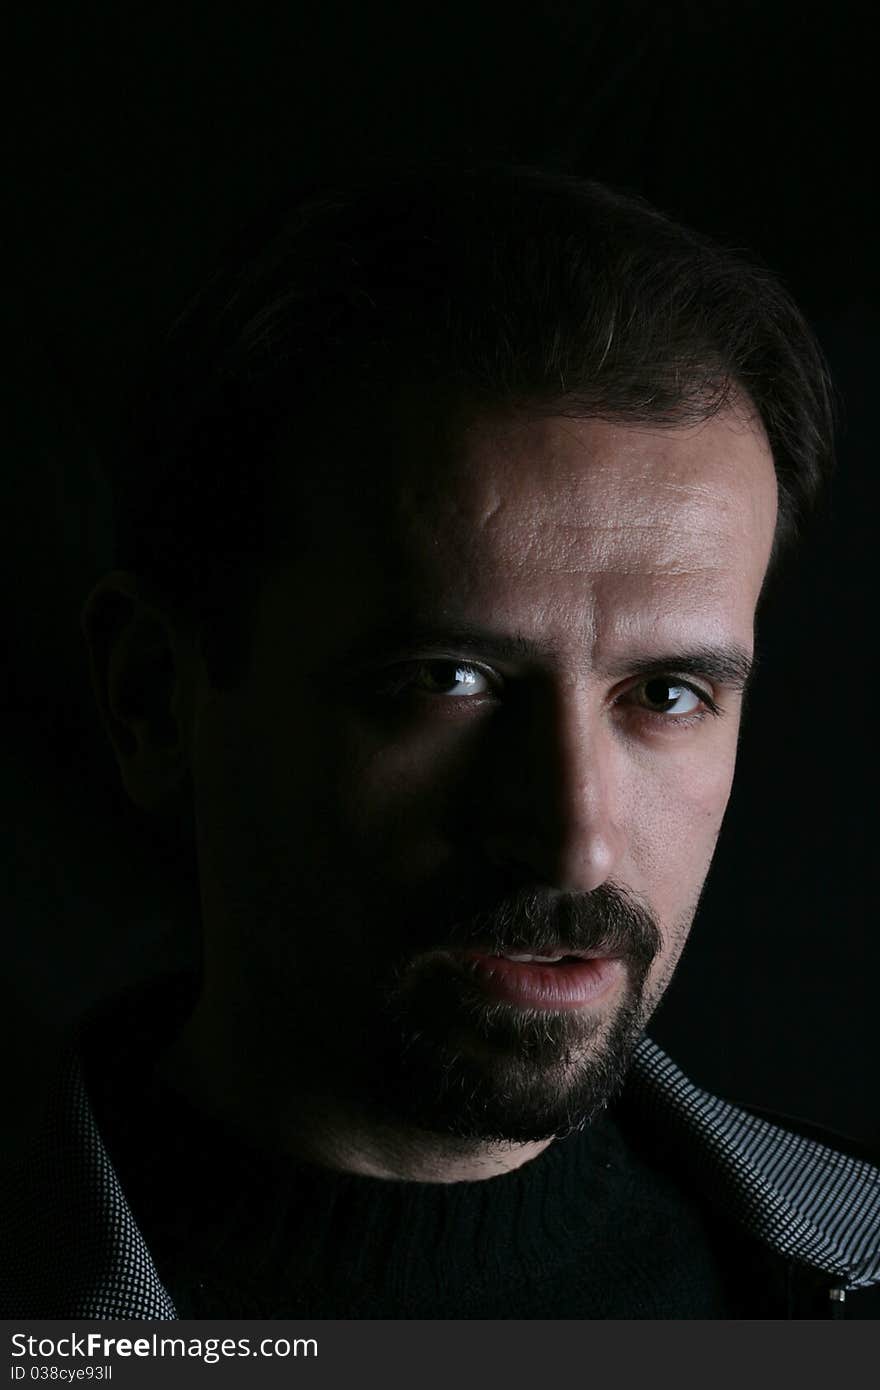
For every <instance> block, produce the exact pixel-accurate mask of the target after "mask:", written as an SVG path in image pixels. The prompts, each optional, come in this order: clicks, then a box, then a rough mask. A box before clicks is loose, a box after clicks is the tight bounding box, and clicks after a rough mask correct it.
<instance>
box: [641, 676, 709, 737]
mask: <svg viewBox="0 0 880 1390" xmlns="http://www.w3.org/2000/svg"><path fill="white" fill-rule="evenodd" d="M623 698H624V700H625V702H626V703H627V704H628V705H629V707H630V708H632V709H635V710H636V711H637V712H638V713H639V714H642V715H644V716H645V717H647V718H649V719H653V720H655V721H658V722H662V723H664V724H666V725H667V726H676V727H685V728H687V727H690V726H691V725H694V724H698V723H700V722H702V721H703V720H704V719H705V718H706V717H707V716H708V715H720V714H721V713H722V710H721V708H720V706H719V705H718V704H717V703H716V701H715V700H714V699H713V697H712V695H711V694H710V693H709V692H708V691H707V690H705V689H704V688H703V687H702V686H700V685H697V684H695V683H694V682H693V681H689V680H683V679H682V678H681V677H680V676H676V675H674V674H663V675H657V676H650V677H649V678H648V679H646V680H642V681H639V683H638V684H637V685H634V686H631V687H630V689H629V690H628V691H627V692H626V695H625V696H624V697H623Z"/></svg>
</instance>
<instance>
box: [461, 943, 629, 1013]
mask: <svg viewBox="0 0 880 1390" xmlns="http://www.w3.org/2000/svg"><path fill="white" fill-rule="evenodd" d="M438 956H439V957H440V958H443V959H445V960H446V961H447V962H448V964H449V965H450V966H451V968H452V969H453V970H455V971H456V972H457V973H459V974H464V975H465V976H466V978H467V979H469V980H470V981H471V982H472V983H473V984H475V985H476V986H477V987H478V988H479V990H480V991H481V993H483V994H485V995H486V996H487V997H488V998H491V999H495V1000H498V1001H501V1002H503V1003H507V1004H513V1005H515V1006H518V1007H520V1008H528V1009H548V1010H568V1009H585V1008H588V1007H592V1006H594V1005H598V1004H599V1003H601V1002H604V1001H605V999H606V997H607V996H610V994H611V993H613V992H614V991H615V990H616V989H618V988H619V987H620V984H621V981H622V979H623V977H624V974H625V971H624V965H623V961H622V960H621V958H620V957H619V956H614V955H609V954H608V953H607V952H603V951H601V950H592V951H563V950H562V949H560V950H558V951H552V952H551V951H548V952H547V953H546V954H541V955H535V954H531V953H527V952H520V951H515V952H514V951H506V952H496V951H492V950H490V949H489V948H488V947H487V948H481V947H468V948H466V949H463V950H460V951H442V952H438Z"/></svg>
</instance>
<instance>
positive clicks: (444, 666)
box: [377, 657, 499, 700]
mask: <svg viewBox="0 0 880 1390" xmlns="http://www.w3.org/2000/svg"><path fill="white" fill-rule="evenodd" d="M498 684H499V682H498V678H497V677H495V676H494V675H493V673H491V672H489V671H487V670H485V669H484V668H483V667H482V666H475V665H474V664H473V663H472V662H469V661H457V660H455V659H453V658H446V657H438V658H432V659H430V660H424V661H409V662H406V663H405V664H402V665H400V666H398V667H396V668H394V669H393V670H392V671H390V672H389V673H388V674H387V677H386V678H385V679H383V680H381V681H379V682H378V683H377V694H379V695H387V696H403V695H407V694H413V695H427V696H434V697H438V698H443V699H452V700H461V699H468V698H470V699H473V698H476V697H479V696H486V695H493V694H495V693H496V692H497V689H498Z"/></svg>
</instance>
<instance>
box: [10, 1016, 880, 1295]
mask: <svg viewBox="0 0 880 1390" xmlns="http://www.w3.org/2000/svg"><path fill="white" fill-rule="evenodd" d="M624 1105H625V1107H626V1110H627V1112H628V1113H630V1114H631V1115H633V1116H635V1119H636V1122H637V1123H638V1125H639V1128H640V1130H641V1131H642V1132H644V1133H646V1134H647V1136H648V1138H647V1142H648V1143H649V1145H651V1146H653V1147H655V1148H656V1151H657V1152H658V1153H660V1152H665V1153H667V1154H669V1155H670V1156H671V1159H672V1161H673V1162H674V1163H675V1165H676V1167H677V1169H678V1170H679V1171H680V1172H681V1173H682V1175H683V1176H684V1177H685V1178H686V1180H688V1181H689V1183H690V1184H691V1185H692V1186H693V1188H694V1189H695V1190H699V1191H702V1192H704V1193H705V1194H707V1195H708V1196H709V1197H710V1198H711V1200H712V1201H713V1203H714V1204H715V1205H716V1206H719V1205H720V1206H721V1207H722V1208H724V1209H726V1210H727V1211H728V1212H729V1214H730V1215H731V1216H733V1217H734V1218H735V1219H736V1220H737V1221H738V1222H739V1223H740V1224H741V1225H742V1226H743V1227H745V1228H746V1230H747V1231H748V1232H750V1233H751V1235H752V1236H753V1237H755V1239H756V1240H758V1241H759V1242H761V1243H763V1245H764V1246H766V1247H768V1248H769V1249H771V1250H773V1251H775V1252H776V1253H777V1254H778V1255H780V1256H781V1257H783V1258H784V1259H786V1260H789V1261H794V1262H796V1263H797V1264H798V1265H800V1266H803V1267H806V1268H807V1269H811V1270H813V1271H816V1272H818V1273H819V1274H821V1275H823V1276H825V1277H826V1279H827V1281H828V1283H829V1285H831V1284H834V1285H836V1286H837V1288H839V1289H842V1290H856V1289H864V1288H868V1287H869V1286H872V1285H874V1284H877V1283H880V1168H877V1167H875V1166H874V1165H873V1164H871V1163H869V1162H866V1161H865V1160H864V1159H859V1158H853V1157H851V1156H849V1155H846V1154H842V1153H839V1152H837V1151H836V1150H834V1149H833V1148H830V1147H828V1146H827V1145H826V1144H823V1143H820V1142H817V1141H816V1140H815V1139H811V1138H805V1137H803V1136H802V1135H799V1134H794V1133H792V1132H791V1131H789V1130H786V1129H783V1128H781V1127H780V1126H779V1125H777V1124H774V1123H772V1122H771V1121H769V1120H767V1119H764V1118H761V1117H759V1116H757V1115H754V1114H752V1113H751V1112H749V1111H747V1110H744V1109H742V1108H740V1107H738V1106H735V1105H732V1104H730V1103H729V1102H727V1101H724V1100H720V1099H719V1098H718V1097H716V1096H713V1095H710V1094H708V1093H707V1092H706V1091H703V1090H701V1089H699V1088H698V1087H697V1086H694V1085H693V1084H692V1083H691V1082H690V1081H689V1080H688V1079H687V1077H686V1076H685V1075H684V1074H683V1073H682V1072H681V1071H680V1070H679V1068H678V1067H676V1065H675V1064H674V1063H673V1062H672V1061H670V1059H669V1058H668V1057H667V1056H666V1054H665V1053H664V1052H663V1051H662V1050H661V1049H660V1048H659V1047H658V1046H657V1045H656V1044H655V1043H653V1042H652V1041H651V1040H650V1039H648V1038H643V1039H642V1041H641V1042H640V1044H639V1046H638V1049H637V1051H636V1054H635V1057H634V1061H633V1066H632V1068H631V1071H630V1076H629V1081H628V1085H627V1089H626V1093H625V1096H624ZM0 1248H2V1250H3V1256H2V1261H0V1315H2V1316H4V1317H6V1318H27V1317H31V1318H34V1317H39V1318H50V1317H57V1318H71V1319H77V1318H86V1319H99V1320H100V1319H144V1320H156V1319H174V1318H176V1317H177V1312H176V1310H175V1307H174V1304H173V1302H172V1300H171V1298H170V1297H169V1295H168V1293H167V1291H166V1290H165V1288H164V1287H163V1285H162V1282H161V1280H160V1278H159V1275H158V1273H157V1271H156V1268H155V1265H154V1264H153V1261H152V1259H151V1257H150V1253H149V1251H148V1249H147V1247H146V1244H145V1242H144V1239H143V1237H142V1235H141V1233H140V1231H139V1230H138V1228H137V1225H136V1224H135V1221H134V1217H133V1216H132V1213H131V1210H130V1209H129V1206H128V1204H127V1202H126V1199H125V1197H124V1195H123V1192H122V1188H121V1186H120V1184H119V1180H118V1178H117V1176H116V1173H115V1172H114V1170H113V1167H112V1165H111V1163H110V1160H109V1159H108V1157H107V1153H106V1151H105V1149H104V1145H103V1142H102V1140H101V1136H100V1134H99V1132H98V1127H97V1124H96V1122H95V1119H94V1116H93V1114H92V1109H91V1106H90V1103H89V1099H88V1096H87V1094H86V1090H85V1086H84V1084H83V1079H82V1072H81V1068H80V1063H79V1059H78V1057H77V1055H76V1053H71V1054H70V1055H69V1056H68V1058H67V1059H66V1061H65V1065H64V1067H63V1069H62V1071H61V1073H60V1076H59V1080H58V1083H57V1085H56V1087H55V1090H54V1092H53V1094H52V1096H51V1098H50V1102H49V1105H48V1107H47V1110H46V1118H45V1122H44V1125H43V1127H42V1130H41V1132H40V1134H39V1135H38V1136H37V1137H36V1140H35V1142H34V1145H33V1147H32V1149H31V1152H30V1155H29V1158H28V1160H27V1162H25V1163H23V1164H20V1165H18V1166H17V1168H16V1170H15V1172H14V1173H13V1174H12V1175H11V1177H7V1178H6V1180H5V1181H4V1182H2V1183H0Z"/></svg>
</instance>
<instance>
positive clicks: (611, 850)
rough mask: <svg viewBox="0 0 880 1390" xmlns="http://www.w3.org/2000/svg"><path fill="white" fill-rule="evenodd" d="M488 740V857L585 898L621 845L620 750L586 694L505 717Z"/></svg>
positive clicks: (484, 801) (614, 863)
mask: <svg viewBox="0 0 880 1390" xmlns="http://www.w3.org/2000/svg"><path fill="white" fill-rule="evenodd" d="M488 738H489V740H490V742H491V749H487V765H486V766H485V767H484V768H483V770H482V773H481V775H482V776H483V777H485V778H486V781H485V783H484V788H483V790H484V795H483V796H480V797H478V798H477V801H478V803H479V804H480V807H481V825H480V828H479V830H478V837H479V839H480V840H481V843H482V849H483V852H484V853H485V855H486V856H487V858H488V859H489V860H491V862H492V863H493V864H495V865H497V866H499V867H502V868H504V869H507V870H515V871H516V874H517V877H520V876H522V874H523V873H526V874H527V875H528V877H529V878H530V879H531V880H532V881H533V882H534V881H535V880H536V879H537V881H539V882H541V883H543V884H546V885H548V886H550V887H553V888H556V889H559V890H561V891H563V892H572V893H589V892H592V891H593V890H594V889H596V888H598V887H600V886H601V885H602V884H603V883H605V882H606V881H607V880H608V879H609V878H611V877H613V876H614V874H615V871H616V870H617V869H618V868H619V866H620V864H621V862H622V859H623V855H624V851H625V847H626V842H625V835H624V829H623V826H622V823H621V800H622V798H621V795H620V793H621V787H620V786H619V781H620V772H621V767H622V764H621V752H620V749H619V747H617V746H616V743H615V740H614V736H613V731H612V730H610V729H609V728H608V726H607V724H606V723H605V722H604V721H603V718H602V713H601V711H600V710H595V709H593V708H591V702H590V700H589V699H588V697H587V696H586V694H585V693H583V692H572V691H568V692H566V693H558V694H556V695H554V696H549V697H548V696H546V695H545V697H544V698H542V699H540V700H535V701H533V702H531V703H530V705H529V707H528V708H526V709H524V710H521V711H518V712H513V711H505V712H504V713H503V714H501V716H500V717H499V719H498V721H497V723H496V724H495V727H494V728H493V729H492V730H490V731H489V734H488Z"/></svg>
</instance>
